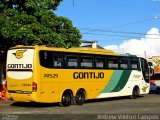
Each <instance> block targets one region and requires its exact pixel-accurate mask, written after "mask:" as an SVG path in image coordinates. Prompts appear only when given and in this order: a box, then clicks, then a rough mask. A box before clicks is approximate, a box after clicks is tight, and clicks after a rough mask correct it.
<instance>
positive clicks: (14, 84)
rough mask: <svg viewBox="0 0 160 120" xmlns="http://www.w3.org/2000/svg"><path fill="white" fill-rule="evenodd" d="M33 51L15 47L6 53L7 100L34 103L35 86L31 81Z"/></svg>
mask: <svg viewBox="0 0 160 120" xmlns="http://www.w3.org/2000/svg"><path fill="white" fill-rule="evenodd" d="M33 62H34V49H33V48H31V47H30V48H29V47H28V48H27V47H26V48H25V47H17V48H11V49H10V50H8V53H7V66H6V70H7V71H6V79H7V85H8V86H7V89H8V91H7V98H8V99H11V100H14V101H19V102H21V101H23V102H24V101H26V102H29V101H34V92H35V91H36V90H37V85H36V83H35V82H34V81H33Z"/></svg>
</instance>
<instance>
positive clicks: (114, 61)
mask: <svg viewBox="0 0 160 120" xmlns="http://www.w3.org/2000/svg"><path fill="white" fill-rule="evenodd" d="M108 68H110V69H118V57H109V58H108Z"/></svg>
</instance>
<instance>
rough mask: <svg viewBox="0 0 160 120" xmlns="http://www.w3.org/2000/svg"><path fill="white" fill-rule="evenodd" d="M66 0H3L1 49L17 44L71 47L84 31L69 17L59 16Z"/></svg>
mask: <svg viewBox="0 0 160 120" xmlns="http://www.w3.org/2000/svg"><path fill="white" fill-rule="evenodd" d="M62 1H63V0H1V1H0V51H6V50H7V49H8V48H9V47H11V46H15V45H17V44H22V45H46V46H53V47H65V48H70V47H74V46H76V47H77V46H79V45H80V43H81V41H80V39H81V37H82V35H81V34H80V31H79V30H78V29H77V28H76V27H73V25H72V21H71V20H69V19H68V18H65V17H62V16H57V15H56V14H54V10H56V9H57V7H58V5H59V4H60V2H62Z"/></svg>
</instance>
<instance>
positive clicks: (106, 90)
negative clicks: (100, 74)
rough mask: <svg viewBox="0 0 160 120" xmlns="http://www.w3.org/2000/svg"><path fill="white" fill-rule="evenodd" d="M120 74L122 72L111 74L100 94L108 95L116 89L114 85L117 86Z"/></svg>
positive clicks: (117, 71)
mask: <svg viewBox="0 0 160 120" xmlns="http://www.w3.org/2000/svg"><path fill="white" fill-rule="evenodd" d="M122 73H123V70H115V71H114V72H113V75H112V77H111V79H110V81H109V83H108V84H107V85H106V87H105V88H104V89H103V90H102V93H110V92H111V91H112V90H113V89H114V88H115V87H116V85H117V84H118V82H119V80H120V78H121V75H122Z"/></svg>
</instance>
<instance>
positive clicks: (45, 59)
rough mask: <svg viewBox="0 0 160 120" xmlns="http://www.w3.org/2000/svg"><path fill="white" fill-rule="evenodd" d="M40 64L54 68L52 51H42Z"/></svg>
mask: <svg viewBox="0 0 160 120" xmlns="http://www.w3.org/2000/svg"><path fill="white" fill-rule="evenodd" d="M39 56H40V64H41V66H43V67H46V68H53V64H52V53H51V52H49V51H40V53H39Z"/></svg>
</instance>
